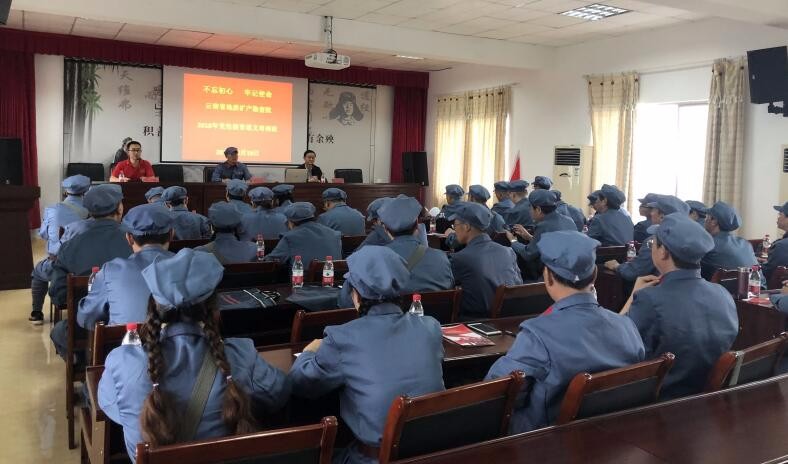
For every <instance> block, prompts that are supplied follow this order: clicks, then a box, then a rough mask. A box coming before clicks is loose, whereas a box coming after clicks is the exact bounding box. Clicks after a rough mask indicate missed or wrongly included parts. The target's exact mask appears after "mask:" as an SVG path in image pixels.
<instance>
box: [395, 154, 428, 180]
mask: <svg viewBox="0 0 788 464" xmlns="http://www.w3.org/2000/svg"><path fill="white" fill-rule="evenodd" d="M402 180H403V182H405V183H406V184H421V185H423V186H427V185H430V177H429V172H428V171H427V152H425V151H406V152H403V153H402Z"/></svg>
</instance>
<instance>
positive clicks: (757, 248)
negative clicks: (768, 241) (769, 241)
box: [747, 238, 763, 256]
mask: <svg viewBox="0 0 788 464" xmlns="http://www.w3.org/2000/svg"><path fill="white" fill-rule="evenodd" d="M747 241H748V242H750V245H752V251H754V252H755V256H760V254H761V252H762V251H763V239H762V238H756V239H750V240H747Z"/></svg>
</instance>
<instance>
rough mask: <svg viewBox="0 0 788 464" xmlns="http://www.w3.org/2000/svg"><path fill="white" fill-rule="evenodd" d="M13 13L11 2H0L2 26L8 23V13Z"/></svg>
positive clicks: (5, 0) (0, 21) (1, 0)
mask: <svg viewBox="0 0 788 464" xmlns="http://www.w3.org/2000/svg"><path fill="white" fill-rule="evenodd" d="M9 11H11V0H0V24H3V25H5V23H6V22H8V12H9Z"/></svg>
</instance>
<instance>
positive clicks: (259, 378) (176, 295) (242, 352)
mask: <svg viewBox="0 0 788 464" xmlns="http://www.w3.org/2000/svg"><path fill="white" fill-rule="evenodd" d="M223 272H224V270H223V268H222V265H221V264H219V262H218V261H217V260H216V258H215V257H214V256H213V255H211V254H209V253H204V252H199V251H194V250H191V249H183V250H181V251H180V252H179V253H178V254H177V255H175V256H173V257H172V258H167V259H162V260H156V261H154V262H153V263H151V264H150V265H149V266H148V267H146V268H145V269H144V270H143V271H142V275H143V278H144V279H145V282H146V284H147V285H148V288H149V289H150V291H151V296H152V298H151V301H150V303H149V306H148V319H147V321H146V322H145V324H144V325H143V326H142V327H141V329H140V338H141V340H142V345H141V346H139V345H124V346H121V347H119V348H116V349H114V350H112V352H111V353H110V354H109V355H108V356H107V360H106V362H105V370H104V374H103V375H102V377H101V381H100V382H99V392H98V399H99V405H100V406H101V409H102V410H103V411H104V413H105V414H106V415H107V416H108V417H109V418H110V419H112V420H113V421H114V422H116V423H118V424H120V425H121V426H123V433H124V437H125V441H126V450H127V451H128V454H129V457H130V458H131V460H132V462H135V460H136V459H135V458H136V452H135V451H136V446H137V443H141V442H148V443H150V444H151V445H153V446H161V445H168V444H172V443H177V442H182V441H192V440H202V439H206V438H215V437H222V436H227V435H235V434H241V433H248V432H253V431H255V430H256V429H257V427H256V421H255V419H254V417H253V416H252V410H255V411H258V410H260V409H262V410H264V411H266V412H272V411H275V410H277V409H279V408H280V407H282V406H283V405H284V403H285V402H286V401H287V399H288V397H289V396H290V382H289V381H288V378H287V376H286V375H285V374H284V373H283V372H281V371H279V370H278V369H276V368H274V367H272V366H270V365H268V364H267V363H266V362H265V361H264V360H263V359H262V358H260V357H259V356H258V355H257V350H255V348H254V344H253V343H252V341H251V340H249V339H239V338H228V339H226V340H222V338H221V336H220V335H219V329H218V327H217V322H216V320H217V318H216V311H217V305H216V296H215V289H216V286H217V285H218V283H219V281H220V280H221V278H222V274H223ZM206 357H208V358H207V361H206V365H207V368H208V369H210V370H209V371H208V374H209V375H210V376H211V377H209V379H210V378H213V381H212V384H211V387H210V393H208V396H207V400H206V401H205V405H204V409H203V410H202V415H201V416H198V417H199V419H197V420H196V421H195V422H196V424H192V426H193V427H194V428H193V429H192V430H191V431H189V430H188V428H189V427H188V422H189V421H187V420H186V419H184V418H185V417H187V416H188V413H187V409H188V406H189V404H190V399H191V397H192V394H193V391H194V390H196V389H195V387H194V385H195V384H196V383H198V377H199V374H198V373H199V372H200V371H201V369H204V366H203V363H204V360H205V359H206ZM200 406H202V405H200ZM198 414H199V413H198Z"/></svg>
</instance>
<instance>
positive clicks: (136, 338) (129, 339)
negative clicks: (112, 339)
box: [121, 322, 142, 345]
mask: <svg viewBox="0 0 788 464" xmlns="http://www.w3.org/2000/svg"><path fill="white" fill-rule="evenodd" d="M121 344H122V345H142V341H141V340H140V334H139V332H137V323H136V322H129V323H128V324H126V335H124V336H123V343H121Z"/></svg>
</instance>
